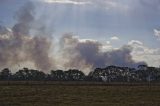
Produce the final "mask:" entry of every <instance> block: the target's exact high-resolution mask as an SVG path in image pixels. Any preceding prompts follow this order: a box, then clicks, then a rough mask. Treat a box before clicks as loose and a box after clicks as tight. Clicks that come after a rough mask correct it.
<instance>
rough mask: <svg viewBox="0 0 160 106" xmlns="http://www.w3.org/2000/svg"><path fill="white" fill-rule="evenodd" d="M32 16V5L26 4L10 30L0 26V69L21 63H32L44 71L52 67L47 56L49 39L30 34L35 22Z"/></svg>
mask: <svg viewBox="0 0 160 106" xmlns="http://www.w3.org/2000/svg"><path fill="white" fill-rule="evenodd" d="M33 14H34V5H33V4H32V3H31V2H28V3H27V4H26V5H24V6H23V7H22V8H21V9H20V10H19V11H18V12H17V14H16V19H17V23H16V24H15V25H14V26H13V28H12V29H10V30H9V29H8V28H6V27H4V26H0V67H12V66H15V65H17V64H21V63H23V62H32V63H33V64H34V65H35V67H36V68H38V69H41V70H44V71H45V70H49V69H51V67H54V64H53V63H54V62H53V59H52V58H51V57H50V56H49V55H50V48H51V44H52V43H51V42H52V41H51V39H50V38H49V37H47V36H45V35H44V36H31V34H30V31H31V29H32V26H33V24H34V21H35V19H34V15H33Z"/></svg>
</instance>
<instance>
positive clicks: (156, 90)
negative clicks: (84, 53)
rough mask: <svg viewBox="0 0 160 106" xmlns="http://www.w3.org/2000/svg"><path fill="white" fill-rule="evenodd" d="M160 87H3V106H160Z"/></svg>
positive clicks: (0, 94)
mask: <svg viewBox="0 0 160 106" xmlns="http://www.w3.org/2000/svg"><path fill="white" fill-rule="evenodd" d="M159 105H160V86H156V85H154V86H148V85H146V86H144V85H143V86H126V85H125V86H120V85H119V86H106V85H105V86H104V85H98V86H97V85H96V86H94V84H93V85H85V84H84V85H67V84H65V85H63V84H62V85H60V84H55V85H54V84H53V85H49V84H48V85H43V84H39V85H34V84H33V85H32V84H31V85H25V84H22V85H14V84H12V85H4V84H1V85H0V106H159Z"/></svg>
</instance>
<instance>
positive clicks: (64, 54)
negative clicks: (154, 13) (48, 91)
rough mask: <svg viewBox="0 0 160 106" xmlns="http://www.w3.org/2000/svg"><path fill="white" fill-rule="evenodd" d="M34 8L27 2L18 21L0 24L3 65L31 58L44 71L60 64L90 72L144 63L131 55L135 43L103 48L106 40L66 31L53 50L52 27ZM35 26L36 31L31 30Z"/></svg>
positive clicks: (17, 18) (10, 65)
mask: <svg viewBox="0 0 160 106" xmlns="http://www.w3.org/2000/svg"><path fill="white" fill-rule="evenodd" d="M34 9H35V7H34V5H33V4H32V3H31V2H29V3H27V4H26V5H24V6H23V7H22V8H21V9H20V10H19V11H18V12H17V14H16V17H15V18H16V24H15V25H14V26H13V27H12V28H11V29H9V28H6V27H4V26H0V67H1V68H3V67H13V66H16V65H18V64H22V63H25V62H30V63H33V64H34V66H35V67H36V68H37V69H41V70H43V71H49V70H51V69H55V68H57V66H60V67H63V68H64V69H66V68H78V69H80V70H82V71H83V72H86V73H87V72H88V70H91V69H94V68H97V67H106V66H108V65H117V66H129V67H137V66H138V65H139V64H145V63H144V62H136V61H134V60H133V59H132V56H131V52H132V47H130V46H128V45H125V46H123V47H121V48H119V49H113V50H110V51H104V50H102V49H103V47H104V44H103V43H101V42H98V41H94V40H80V39H79V38H77V37H74V36H73V35H72V34H66V35H64V36H63V37H62V38H61V39H60V40H59V45H57V48H58V52H57V53H55V51H53V50H51V48H53V47H52V42H53V39H51V36H50V34H51V33H52V30H48V29H47V28H48V27H45V25H39V24H37V23H36V22H37V20H36V19H35V17H34V14H35V11H34ZM40 23H41V22H40ZM32 30H36V31H34V33H31V32H32ZM35 32H36V33H35ZM32 34H33V35H32ZM51 51H52V52H51ZM51 54H52V56H51ZM53 54H54V56H53ZM53 57H54V58H53ZM86 70H87V71H86Z"/></svg>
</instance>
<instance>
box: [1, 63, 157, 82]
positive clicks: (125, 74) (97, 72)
mask: <svg viewBox="0 0 160 106" xmlns="http://www.w3.org/2000/svg"><path fill="white" fill-rule="evenodd" d="M0 81H97V82H102V81H103V82H108V83H109V82H159V81H160V68H157V67H149V66H147V65H139V66H138V67H137V68H136V69H135V68H130V67H118V66H108V67H105V68H96V69H94V70H93V71H91V72H90V73H89V74H88V75H85V74H84V73H83V72H82V71H80V70H78V69H69V70H67V71H64V70H51V71H50V73H47V74H46V73H44V72H43V71H39V70H34V69H28V68H23V69H20V70H18V71H17V72H15V73H11V70H10V69H9V68H4V69H3V70H1V71H0Z"/></svg>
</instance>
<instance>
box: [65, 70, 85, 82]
mask: <svg viewBox="0 0 160 106" xmlns="http://www.w3.org/2000/svg"><path fill="white" fill-rule="evenodd" d="M65 75H66V78H67V80H70V81H82V80H84V78H85V74H84V73H83V72H82V71H79V70H77V69H70V70H68V71H65Z"/></svg>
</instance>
